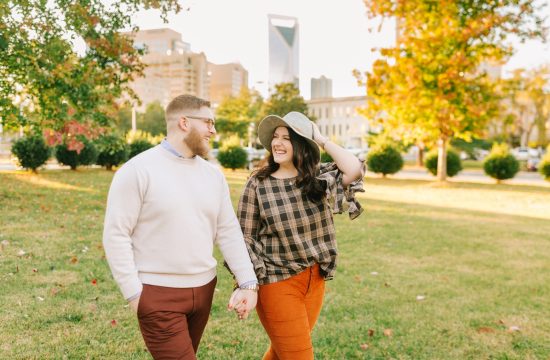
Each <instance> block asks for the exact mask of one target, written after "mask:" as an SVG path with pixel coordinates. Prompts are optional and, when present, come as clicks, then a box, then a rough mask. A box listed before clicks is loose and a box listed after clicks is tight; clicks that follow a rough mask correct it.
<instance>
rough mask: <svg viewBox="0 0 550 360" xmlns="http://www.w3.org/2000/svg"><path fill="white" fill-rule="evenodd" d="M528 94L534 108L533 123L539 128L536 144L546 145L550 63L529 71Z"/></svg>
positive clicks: (548, 118) (549, 111) (549, 99)
mask: <svg viewBox="0 0 550 360" xmlns="http://www.w3.org/2000/svg"><path fill="white" fill-rule="evenodd" d="M526 96H527V97H528V98H529V100H530V101H532V104H533V108H534V117H533V121H532V124H533V126H534V127H536V129H537V140H536V145H537V146H540V147H544V146H546V145H547V144H548V139H547V137H546V131H547V124H548V123H549V122H550V64H546V65H543V66H540V67H538V68H535V69H533V70H530V71H528V72H527V86H526ZM527 138H528V139H529V137H527Z"/></svg>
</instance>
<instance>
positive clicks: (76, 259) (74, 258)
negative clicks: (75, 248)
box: [71, 256, 78, 264]
mask: <svg viewBox="0 0 550 360" xmlns="http://www.w3.org/2000/svg"><path fill="white" fill-rule="evenodd" d="M77 262H78V258H77V257H76V256H73V257H72V258H71V264H76V263H77Z"/></svg>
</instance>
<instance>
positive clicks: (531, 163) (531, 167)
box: [527, 157, 540, 171]
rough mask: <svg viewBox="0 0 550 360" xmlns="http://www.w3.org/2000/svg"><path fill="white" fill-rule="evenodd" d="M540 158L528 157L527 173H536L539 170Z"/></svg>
mask: <svg viewBox="0 0 550 360" xmlns="http://www.w3.org/2000/svg"><path fill="white" fill-rule="evenodd" d="M539 163H540V157H530V158H528V159H527V171H537V170H538V169H539Z"/></svg>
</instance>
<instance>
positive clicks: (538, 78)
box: [492, 65, 550, 147]
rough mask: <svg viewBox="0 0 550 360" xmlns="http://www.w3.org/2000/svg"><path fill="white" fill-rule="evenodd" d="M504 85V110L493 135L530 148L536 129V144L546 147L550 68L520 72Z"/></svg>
mask: <svg viewBox="0 0 550 360" xmlns="http://www.w3.org/2000/svg"><path fill="white" fill-rule="evenodd" d="M503 84H504V85H503V87H502V88H503V90H502V92H503V94H502V97H503V99H504V101H503V108H504V109H503V111H502V115H501V116H500V117H499V118H498V119H496V120H495V121H494V123H493V124H492V125H493V132H494V133H495V134H497V136H498V135H500V136H501V138H504V139H503V140H508V142H510V143H511V145H521V146H527V145H528V142H529V139H530V138H531V133H532V132H533V129H535V128H536V129H537V140H536V145H537V146H541V147H543V146H545V145H546V143H547V142H548V140H547V138H546V123H547V122H548V120H549V118H550V89H549V85H550V65H542V66H540V67H538V68H535V69H532V70H529V71H527V70H525V69H517V70H515V71H514V72H513V75H512V77H511V78H510V79H506V80H504V81H503ZM516 143H517V144H516Z"/></svg>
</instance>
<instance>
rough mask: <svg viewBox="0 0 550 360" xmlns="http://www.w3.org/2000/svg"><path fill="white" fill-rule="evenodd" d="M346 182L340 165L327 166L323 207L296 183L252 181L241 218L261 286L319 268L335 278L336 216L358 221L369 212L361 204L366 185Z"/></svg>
mask: <svg viewBox="0 0 550 360" xmlns="http://www.w3.org/2000/svg"><path fill="white" fill-rule="evenodd" d="M363 168H364V164H363ZM342 178H343V174H342V172H340V171H339V170H338V168H337V167H336V165H335V164H333V163H328V164H321V168H320V173H319V176H318V179H321V180H323V181H324V182H325V184H326V192H327V196H326V199H324V201H322V202H320V203H314V202H311V201H309V200H308V199H307V198H306V197H305V196H302V191H301V189H299V188H298V187H296V184H295V179H294V178H292V179H276V178H274V177H269V178H266V179H264V180H262V181H260V180H258V179H257V178H256V177H255V176H252V177H251V178H250V179H248V182H247V183H246V185H245V189H244V191H243V194H242V195H241V198H240V201H239V207H238V211H237V216H238V218H239V222H240V224H241V228H242V230H243V234H244V239H245V242H246V245H247V248H248V252H249V254H250V258H251V260H252V263H253V264H254V269H255V271H256V276H257V277H258V280H259V282H260V284H269V283H273V282H277V281H281V280H285V279H288V278H289V277H291V276H293V275H296V274H298V273H300V272H301V271H302V270H304V269H305V268H307V267H309V266H312V265H314V264H315V263H318V264H319V265H320V268H321V271H322V273H323V275H324V277H325V279H326V280H329V279H332V278H333V277H334V272H335V270H336V257H337V249H336V239H335V236H334V233H335V230H334V223H333V218H332V213H333V212H334V213H342V212H343V211H348V212H349V214H350V218H351V219H355V218H356V217H357V216H359V214H361V212H362V211H363V209H362V208H361V205H360V204H359V202H357V200H355V192H358V191H364V190H363V181H362V179H360V180H358V181H356V182H354V183H353V184H351V185H350V186H348V187H347V188H346V189H344V186H343V185H342ZM330 200H332V201H330ZM331 202H332V205H330V204H331ZM344 203H347V204H346V205H347V206H345V204H344ZM345 207H346V208H347V209H346V210H345V209H344V208H345Z"/></svg>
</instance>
